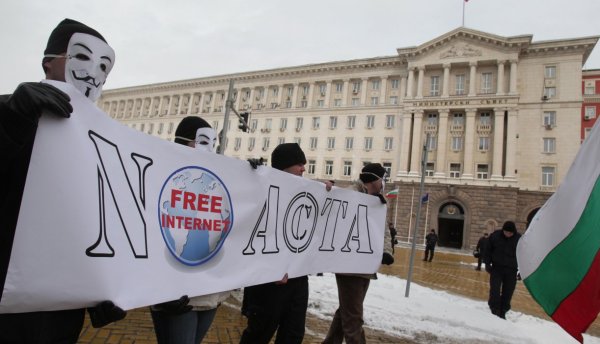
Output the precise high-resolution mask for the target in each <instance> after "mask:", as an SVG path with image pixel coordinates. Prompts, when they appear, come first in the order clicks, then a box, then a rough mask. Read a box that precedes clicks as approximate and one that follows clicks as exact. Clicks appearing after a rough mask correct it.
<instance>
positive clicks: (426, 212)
mask: <svg viewBox="0 0 600 344" xmlns="http://www.w3.org/2000/svg"><path fill="white" fill-rule="evenodd" d="M428 217H429V198H428V199H427V207H425V228H423V245H425V237H426V236H427V218H428Z"/></svg>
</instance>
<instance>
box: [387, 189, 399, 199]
mask: <svg viewBox="0 0 600 344" xmlns="http://www.w3.org/2000/svg"><path fill="white" fill-rule="evenodd" d="M398 191H400V190H399V189H394V190H392V191H390V192H388V193H386V194H385V197H386V198H396V197H398Z"/></svg>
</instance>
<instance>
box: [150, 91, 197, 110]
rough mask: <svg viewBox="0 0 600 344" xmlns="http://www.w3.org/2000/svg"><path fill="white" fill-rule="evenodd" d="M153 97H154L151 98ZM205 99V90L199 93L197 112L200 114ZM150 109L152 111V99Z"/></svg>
mask: <svg viewBox="0 0 600 344" xmlns="http://www.w3.org/2000/svg"><path fill="white" fill-rule="evenodd" d="M152 99H154V98H152ZM205 101H206V92H202V94H201V95H200V106H199V107H198V113H199V114H201V113H202V110H204V107H205V105H204V102H205ZM150 111H152V101H150Z"/></svg>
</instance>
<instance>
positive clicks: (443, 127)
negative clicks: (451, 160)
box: [434, 109, 450, 178]
mask: <svg viewBox="0 0 600 344" xmlns="http://www.w3.org/2000/svg"><path fill="white" fill-rule="evenodd" d="M439 113H440V115H439V116H440V118H439V123H438V142H437V161H436V162H435V175H434V177H436V178H444V177H446V169H447V167H446V151H447V150H448V143H447V141H448V115H449V114H450V109H440V110H439Z"/></svg>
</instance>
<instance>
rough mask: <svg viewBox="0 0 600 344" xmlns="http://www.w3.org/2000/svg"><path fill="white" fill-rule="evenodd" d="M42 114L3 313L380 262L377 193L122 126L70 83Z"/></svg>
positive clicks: (152, 299) (142, 299) (381, 217)
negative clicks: (62, 106)
mask: <svg viewBox="0 0 600 344" xmlns="http://www.w3.org/2000/svg"><path fill="white" fill-rule="evenodd" d="M52 84H53V85H55V86H57V87H59V88H60V89H62V90H64V91H65V92H67V93H68V94H69V95H70V96H71V104H72V105H73V108H74V111H73V114H72V116H71V118H70V119H62V118H57V117H56V116H52V115H44V116H42V118H41V120H40V123H39V129H38V131H37V136H36V141H35V145H34V149H33V153H32V157H31V163H30V167H29V172H28V175H27V183H26V185H25V192H24V195H23V201H22V205H21V212H20V214H19V222H18V225H17V230H16V233H15V238H14V243H13V249H12V254H11V260H10V265H9V268H8V274H7V277H6V282H5V285H4V292H3V296H2V300H1V301H0V313H11V312H29V311H42V310H56V309H70V308H81V307H87V306H91V305H94V304H96V303H97V302H100V301H103V300H112V301H113V302H115V303H116V304H117V305H119V306H120V307H122V308H123V309H132V308H137V307H141V306H146V305H151V304H156V303H159V302H164V301H168V300H173V299H176V298H179V297H180V296H181V295H189V296H190V297H192V296H197V295H204V294H209V293H214V292H218V291H225V290H231V289H235V288H239V287H244V286H248V285H254V284H259V283H265V282H270V281H276V280H280V279H281V278H282V277H283V275H284V274H285V273H288V274H289V277H290V278H291V277H297V276H303V275H307V274H314V273H317V272H354V273H372V272H375V271H376V270H377V269H378V267H379V265H380V262H381V256H382V251H383V240H384V230H385V213H386V207H385V205H382V204H381V203H380V201H379V199H378V198H377V197H374V196H369V195H365V194H361V193H358V192H354V191H350V190H345V189H339V188H333V190H332V191H330V192H327V191H326V190H325V186H324V184H322V183H319V182H316V181H311V180H309V179H306V178H301V177H297V176H293V175H291V174H288V173H285V172H281V171H278V170H275V169H273V168H271V167H266V166H264V167H259V168H258V169H257V170H253V169H252V168H251V167H250V165H249V164H248V162H246V161H241V160H239V159H233V158H228V157H224V156H220V155H216V154H212V153H205V152H201V151H198V150H195V149H190V148H189V147H185V146H182V145H178V144H175V143H172V142H168V141H165V140H161V139H159V138H156V137H152V136H149V135H146V134H144V133H141V132H139V131H136V130H134V129H131V128H128V127H126V126H123V125H122V124H120V123H118V122H116V121H114V120H112V119H110V118H109V117H108V116H107V115H106V114H105V113H103V112H102V111H100V110H99V109H98V108H97V107H96V106H95V105H93V104H92V103H90V102H89V100H87V99H86V98H84V97H83V96H82V95H80V94H79V92H78V91H77V90H75V89H74V88H72V87H71V86H70V85H68V84H65V83H59V82H52Z"/></svg>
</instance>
